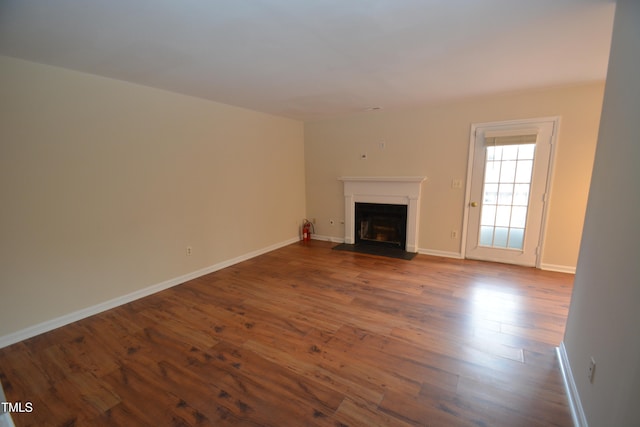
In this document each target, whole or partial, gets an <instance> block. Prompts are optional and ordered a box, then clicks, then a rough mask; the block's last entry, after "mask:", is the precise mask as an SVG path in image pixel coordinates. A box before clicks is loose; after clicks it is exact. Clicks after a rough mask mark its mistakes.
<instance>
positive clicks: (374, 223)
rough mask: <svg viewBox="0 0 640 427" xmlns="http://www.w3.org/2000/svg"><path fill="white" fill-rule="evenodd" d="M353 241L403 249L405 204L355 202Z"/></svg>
mask: <svg viewBox="0 0 640 427" xmlns="http://www.w3.org/2000/svg"><path fill="white" fill-rule="evenodd" d="M355 227H356V229H355V231H356V232H355V243H356V245H357V244H367V245H379V246H388V247H394V248H400V249H403V250H405V249H406V243H407V206H406V205H388V204H381V203H356V204H355Z"/></svg>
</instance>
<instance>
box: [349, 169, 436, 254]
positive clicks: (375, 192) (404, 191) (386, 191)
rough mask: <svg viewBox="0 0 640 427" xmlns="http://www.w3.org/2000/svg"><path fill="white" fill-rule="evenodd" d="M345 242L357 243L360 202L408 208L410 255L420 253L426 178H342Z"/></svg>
mask: <svg viewBox="0 0 640 427" xmlns="http://www.w3.org/2000/svg"><path fill="white" fill-rule="evenodd" d="M338 179H339V180H340V181H342V182H343V183H344V210H345V215H344V234H345V236H344V241H345V243H349V244H353V243H355V212H356V208H355V207H356V203H385V204H391V205H407V246H406V251H407V252H417V251H418V222H419V221H418V218H419V213H420V212H419V211H420V190H421V186H422V182H423V181H425V180H426V179H427V177H425V176H342V177H340V178H338Z"/></svg>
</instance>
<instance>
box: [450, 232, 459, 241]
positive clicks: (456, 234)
mask: <svg viewBox="0 0 640 427" xmlns="http://www.w3.org/2000/svg"><path fill="white" fill-rule="evenodd" d="M451 238H452V239H457V238H458V230H451Z"/></svg>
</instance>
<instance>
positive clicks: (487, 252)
mask: <svg viewBox="0 0 640 427" xmlns="http://www.w3.org/2000/svg"><path fill="white" fill-rule="evenodd" d="M556 126H557V119H540V120H527V121H521V122H508V123H500V124H482V125H476V126H474V128H475V129H472V132H473V137H472V143H471V149H470V155H469V161H470V163H471V173H470V185H468V186H467V188H468V189H469V190H468V192H467V208H466V218H467V227H466V244H465V248H464V251H465V256H466V258H473V259H480V260H485V261H495V262H505V263H509V264H519V265H526V266H537V265H538V258H539V254H540V245H541V234H542V233H541V231H542V225H543V217H544V211H545V203H546V194H547V188H548V179H549V165H550V162H551V155H552V142H553V141H552V139H553V135H554V129H555V128H556Z"/></svg>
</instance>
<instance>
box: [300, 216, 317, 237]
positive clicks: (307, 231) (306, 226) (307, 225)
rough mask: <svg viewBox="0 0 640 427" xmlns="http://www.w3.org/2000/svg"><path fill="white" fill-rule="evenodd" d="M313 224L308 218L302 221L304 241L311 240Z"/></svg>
mask: <svg viewBox="0 0 640 427" xmlns="http://www.w3.org/2000/svg"><path fill="white" fill-rule="evenodd" d="M313 229H314V227H313V224H312V223H311V222H309V221H307V220H306V219H305V220H304V221H303V223H302V241H303V242H308V241H310V240H311V230H313Z"/></svg>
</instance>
